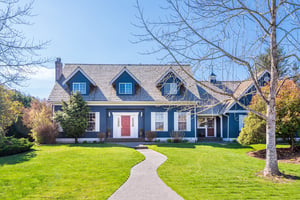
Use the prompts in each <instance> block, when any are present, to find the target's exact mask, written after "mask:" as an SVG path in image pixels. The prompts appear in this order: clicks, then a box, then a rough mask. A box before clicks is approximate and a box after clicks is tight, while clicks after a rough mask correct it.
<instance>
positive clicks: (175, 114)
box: [174, 112, 178, 131]
mask: <svg viewBox="0 0 300 200" xmlns="http://www.w3.org/2000/svg"><path fill="white" fill-rule="evenodd" d="M174 131H178V112H174Z"/></svg>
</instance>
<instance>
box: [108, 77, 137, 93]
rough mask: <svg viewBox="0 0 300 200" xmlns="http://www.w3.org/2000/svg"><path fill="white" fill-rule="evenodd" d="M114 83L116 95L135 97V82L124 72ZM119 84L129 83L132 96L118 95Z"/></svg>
mask: <svg viewBox="0 0 300 200" xmlns="http://www.w3.org/2000/svg"><path fill="white" fill-rule="evenodd" d="M114 83H115V84H116V90H117V95H135V85H136V84H137V82H136V81H135V80H134V79H133V78H132V77H131V76H130V75H129V74H128V73H127V72H126V71H124V72H123V73H122V74H121V75H120V76H119V77H118V78H117V80H116V81H115V82H114ZM119 83H131V84H132V94H120V93H119Z"/></svg>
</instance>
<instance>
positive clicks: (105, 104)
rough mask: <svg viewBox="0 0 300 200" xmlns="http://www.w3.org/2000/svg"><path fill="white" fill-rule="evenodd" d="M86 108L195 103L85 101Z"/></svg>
mask: <svg viewBox="0 0 300 200" xmlns="http://www.w3.org/2000/svg"><path fill="white" fill-rule="evenodd" d="M86 102H87V105H88V106H136V105H139V106H152V105H154V106H195V105H197V102H195V101H172V102H157V101H123V102H107V101H86ZM52 105H55V106H61V105H62V104H61V102H52Z"/></svg>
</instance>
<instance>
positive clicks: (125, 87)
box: [119, 83, 132, 94]
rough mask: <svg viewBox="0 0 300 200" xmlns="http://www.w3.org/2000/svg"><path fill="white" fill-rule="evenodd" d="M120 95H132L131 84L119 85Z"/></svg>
mask: <svg viewBox="0 0 300 200" xmlns="http://www.w3.org/2000/svg"><path fill="white" fill-rule="evenodd" d="M119 93H120V94H132V83H119Z"/></svg>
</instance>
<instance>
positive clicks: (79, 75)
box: [63, 66, 96, 95]
mask: <svg viewBox="0 0 300 200" xmlns="http://www.w3.org/2000/svg"><path fill="white" fill-rule="evenodd" d="M63 85H68V87H69V89H70V91H71V92H73V93H75V92H79V93H80V94H81V95H89V93H90V91H91V89H92V88H94V87H96V83H95V82H94V81H93V80H92V79H91V78H90V77H89V76H88V75H87V74H86V73H85V72H84V71H83V70H82V69H81V68H80V67H79V66H78V67H77V68H76V70H75V71H73V73H71V74H70V75H69V76H68V78H67V79H66V80H65V81H64V82H63Z"/></svg>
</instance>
